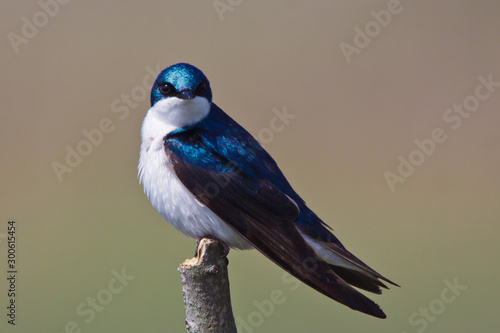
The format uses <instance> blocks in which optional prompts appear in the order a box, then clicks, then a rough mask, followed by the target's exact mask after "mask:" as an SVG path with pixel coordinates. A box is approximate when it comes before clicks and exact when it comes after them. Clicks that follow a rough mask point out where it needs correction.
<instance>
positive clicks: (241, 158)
mask: <svg viewBox="0 0 500 333" xmlns="http://www.w3.org/2000/svg"><path fill="white" fill-rule="evenodd" d="M138 169H139V181H140V182H141V183H142V184H143V185H144V192H145V193H146V194H147V196H148V197H149V200H150V201H151V204H152V205H153V206H154V207H155V208H156V210H157V211H158V212H159V213H160V214H161V216H163V218H165V220H167V221H168V222H170V223H171V224H172V225H173V226H174V227H175V228H176V229H177V230H179V231H182V232H183V233H184V234H186V235H188V236H191V237H193V238H201V237H210V238H215V239H218V240H219V241H222V242H224V243H225V244H226V245H227V246H228V247H230V248H236V249H250V248H256V249H257V250H259V251H260V252H261V253H262V254H264V255H265V256H266V257H268V258H269V259H271V260H272V261H274V262H275V263H276V264H277V265H279V266H280V267H281V268H283V269H284V270H286V271H287V272H289V273H290V274H292V275H293V276H295V277H296V278H298V279H299V280H301V281H302V282H304V283H306V284H308V285H309V286H311V287H312V288H314V289H316V290H317V291H319V292H321V293H323V294H324V295H326V296H328V297H330V298H332V299H334V300H336V301H338V302H340V303H342V304H344V305H346V306H348V307H350V308H351V309H354V310H357V311H361V312H364V313H366V314H369V315H372V316H375V317H378V318H385V314H384V312H383V311H382V310H381V309H380V307H379V306H378V305H377V304H376V303H374V302H373V301H372V300H370V299H369V298H367V297H365V296H364V295H363V294H361V293H360V292H358V291H357V290H356V289H354V288H353V286H354V287H357V288H360V289H363V290H366V291H370V292H373V293H376V294H380V293H381V289H380V287H383V288H386V289H388V288H387V286H386V285H385V284H384V283H383V282H382V281H381V280H383V281H385V282H388V283H391V284H393V285H396V284H395V283H393V282H391V281H390V280H388V279H387V278H385V277H383V276H382V275H380V274H379V273H377V272H376V271H375V270H373V269H371V268H370V267H368V266H367V265H366V264H364V263H363V262H362V261H361V260H359V259H358V258H357V257H355V256H354V255H353V254H351V253H350V252H349V251H347V249H346V248H345V247H344V246H343V245H342V243H340V241H339V240H338V239H337V238H336V237H335V236H334V235H333V234H332V233H331V232H330V231H329V227H328V225H327V224H326V223H325V222H323V221H322V220H321V219H320V218H319V217H318V216H316V214H314V212H312V211H311V210H310V209H309V208H308V207H307V206H306V203H305V202H304V200H302V199H301V197H300V196H299V195H298V194H297V193H296V192H295V191H294V190H293V188H292V187H291V185H290V184H289V183H288V181H287V179H286V178H285V176H284V175H283V173H282V172H281V170H280V169H279V168H278V165H277V164H276V162H275V161H274V159H273V158H272V157H271V156H270V155H269V154H268V153H267V152H266V151H265V150H264V149H263V148H262V146H261V145H260V144H259V143H258V142H257V140H255V138H254V137H252V135H250V134H249V133H248V132H247V131H246V130H245V129H244V128H243V127H241V126H240V125H239V124H238V123H236V122H235V121H234V120H233V119H232V118H231V117H229V116H228V115H227V114H226V113H224V111H222V110H221V109H220V108H219V107H218V106H217V105H215V103H213V102H212V90H211V88H210V83H209V82H208V79H207V77H206V76H205V75H204V74H203V72H202V71H200V70H199V69H198V68H196V67H194V66H192V65H190V64H186V63H179V64H176V65H173V66H170V67H168V68H166V69H165V70H163V71H162V72H161V73H160V74H159V75H158V78H157V79H156V81H155V83H154V84H153V88H152V90H151V108H150V109H149V111H148V113H147V115H146V117H145V118H144V122H143V124H142V144H141V153H140V159H139V167H138Z"/></svg>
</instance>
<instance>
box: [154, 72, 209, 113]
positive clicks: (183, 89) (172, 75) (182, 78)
mask: <svg viewBox="0 0 500 333" xmlns="http://www.w3.org/2000/svg"><path fill="white" fill-rule="evenodd" d="M196 96H200V97H204V98H206V99H207V100H208V102H212V90H211V89H210V82H208V79H207V77H206V76H205V74H203V72H202V71H200V70H199V69H198V68H196V67H194V66H193V65H190V64H186V63H179V64H175V65H172V66H170V67H167V68H165V69H164V70H163V71H162V72H161V73H160V74H159V75H158V77H157V78H156V81H155V83H154V84H153V88H152V89H151V106H153V105H154V104H155V103H156V102H158V101H160V100H162V99H165V98H170V97H177V98H180V99H193V98H195V97H196Z"/></svg>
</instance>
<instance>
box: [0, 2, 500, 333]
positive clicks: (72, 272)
mask: <svg viewBox="0 0 500 333" xmlns="http://www.w3.org/2000/svg"><path fill="white" fill-rule="evenodd" d="M61 2H63V1H62V0H61ZM55 4H57V6H56V5H55ZM44 8H45V9H44ZM372 11H374V12H372ZM391 11H392V12H391ZM0 12H1V14H0V17H1V19H0V27H1V29H0V31H1V34H2V36H3V37H2V38H1V39H0V47H1V50H2V51H1V52H2V57H1V58H0V62H1V67H2V75H1V77H0V84H1V90H0V96H1V101H2V112H1V114H0V133H1V137H2V140H1V142H2V144H1V145H0V157H1V161H2V162H1V172H0V180H1V187H0V258H1V259H0V264H1V270H2V274H0V275H1V276H6V275H7V273H6V271H7V268H6V257H7V242H6V238H5V236H6V233H7V221H8V220H9V219H15V221H16V223H17V227H18V243H17V251H18V252H17V255H18V261H17V269H18V271H19V273H18V279H17V292H18V298H17V304H18V307H17V321H16V325H15V327H12V325H9V324H7V317H6V306H7V305H8V301H9V298H8V297H7V291H6V290H7V287H8V285H7V281H6V279H5V278H2V279H1V282H0V286H1V289H0V290H2V292H1V294H0V309H1V310H0V314H1V322H0V331H2V332H23V333H24V332H44V333H55V332H185V328H184V308H183V303H182V293H181V286H180V278H179V275H178V272H177V271H176V269H177V267H178V265H179V264H180V263H181V262H182V261H183V260H184V259H186V258H188V257H191V256H192V254H193V252H194V248H195V241H194V240H192V239H189V238H187V237H185V236H183V235H182V234H181V233H179V232H177V231H176V230H175V229H174V228H173V227H172V226H170V225H169V224H168V223H167V222H165V221H164V220H163V219H162V218H161V217H160V216H159V215H158V214H157V213H156V211H155V210H154V209H153V208H152V206H151V205H150V204H149V202H148V200H147V198H146V196H145V195H144V194H143V192H142V187H141V186H140V185H139V184H138V181H137V178H136V174H137V161H138V156H139V145H140V127H141V123H142V119H143V117H144V116H145V114H146V112H147V110H148V108H149V90H150V86H151V84H152V82H153V80H154V77H153V75H156V73H157V71H158V70H161V69H163V68H165V67H167V66H169V65H171V64H174V63H176V62H189V63H192V64H194V65H196V66H198V67H199V68H200V69H202V70H203V71H204V72H205V74H206V75H207V76H208V78H209V79H210V81H211V84H212V89H213V93H214V102H215V103H217V104H218V105H219V106H220V107H221V108H222V109H223V110H225V111H226V112H227V113H228V114H230V115H231V116H232V117H233V118H234V119H236V120H237V121H238V122H239V123H240V124H242V125H243V126H244V127H245V128H247V129H248V130H249V131H250V132H251V133H253V134H254V135H255V136H259V135H261V138H262V137H263V138H265V139H266V144H265V146H266V149H268V150H269V152H270V153H271V154H272V155H273V156H274V158H275V159H276V160H277V162H278V164H279V165H280V167H281V168H282V170H283V171H284V173H285V175H287V177H288V179H289V180H290V182H291V183H292V184H293V186H294V188H295V189H296V190H297V191H298V192H299V193H300V194H301V195H302V197H303V198H304V199H305V200H306V201H307V202H308V203H309V206H310V207H311V208H312V209H314V211H315V212H316V213H317V214H318V215H319V216H320V217H322V218H323V219H324V220H325V221H326V222H327V223H329V224H330V225H331V226H332V227H333V228H334V229H335V234H336V235H337V236H338V237H339V238H340V239H341V240H342V241H343V243H344V244H345V245H346V246H347V248H348V249H350V250H351V251H352V252H354V253H355V254H356V255H357V256H359V257H360V258H361V259H362V260H364V261H365V262H366V263H368V264H369V265H370V266H372V267H373V268H375V269H376V270H378V271H379V272H380V273H382V274H384V275H386V276H387V277H389V278H390V279H392V280H394V281H396V282H397V283H399V284H401V285H402V288H392V289H391V290H389V291H387V292H385V293H384V294H383V295H382V296H376V295H375V296H372V295H369V296H370V297H371V298H372V299H374V300H375V301H376V302H377V303H378V304H380V305H381V307H382V308H383V309H384V311H385V312H386V313H387V315H388V318H387V319H386V320H377V319H374V318H371V317H369V316H366V315H363V314H361V313H359V312H354V311H351V310H350V309H348V308H346V307H344V306H341V305H339V304H337V303H336V302H333V301H331V300H329V299H328V298H326V297H324V296H322V295H320V294H319V293H317V292H315V291H313V290H312V289H310V288H309V287H306V286H304V285H299V286H298V287H296V284H295V282H293V280H287V279H283V276H282V271H281V270H280V269H279V268H278V267H277V266H275V265H274V264H272V263H271V262H270V261H268V260H267V259H266V258H264V257H263V256H262V255H260V254H259V253H258V252H256V251H247V252H239V251H231V253H230V254H229V260H230V266H229V270H230V272H229V273H230V281H231V291H232V301H233V310H234V313H235V317H236V318H237V319H238V323H239V325H240V333H242V332H245V333H246V332H395V333H400V332H407V333H413V332H494V331H498V329H499V327H500V323H499V319H498V313H497V312H498V310H499V298H500V292H499V288H498V281H499V280H500V274H499V273H500V269H499V267H498V265H499V260H498V253H499V249H500V247H499V245H498V239H499V234H500V226H499V219H500V204H499V201H500V200H499V199H500V195H499V190H498V189H499V188H500V177H499V176H498V170H499V169H500V149H499V148H500V131H499V130H498V128H499V125H500V114H499V108H500V87H499V85H500V84H498V83H497V84H496V86H495V84H493V85H492V84H489V86H488V87H486V86H484V84H483V85H482V86H481V84H482V83H481V81H480V80H479V79H478V77H480V76H481V77H482V78H483V79H485V80H488V76H490V81H494V82H500V61H499V59H500V20H499V19H498V18H499V15H500V2H498V1H473V2H472V1H439V2H437V1H435V2H428V1H409V0H401V2H400V3H399V4H398V3H397V2H395V1H386V0H383V1H335V2H333V1H307V2H305V1H272V2H269V1H248V0H246V1H245V0H242V1H240V0H238V1H237V0H232V1H229V0H220V1H168V2H165V1H107V2H102V1H72V2H69V3H67V4H61V3H56V2H54V1H50V0H42V1H41V2H40V3H39V2H37V1H23V2H18V1H11V0H9V1H3V2H2V5H1V11H0ZM374 13H375V14H374ZM387 13H390V19H389V17H388V15H387ZM384 14H385V16H384ZM376 17H378V19H379V21H380V22H381V23H379V22H377V20H376ZM384 25H385V26H384ZM366 29H368V30H366ZM359 31H361V33H359ZM363 35H364V36H363ZM370 36H371V37H370ZM347 44H348V45H349V46H347ZM356 45H358V47H357V46H356ZM355 48H356V49H355ZM342 49H344V52H343V51H342ZM346 50H348V51H346ZM143 85H144V86H145V87H146V88H144V87H143ZM488 89H490V90H488ZM146 90H147V91H146ZM476 92H479V96H480V97H481V99H478V98H476V97H474V96H475V94H476ZM486 95H488V96H487V97H485V96H486ZM464 102H466V103H468V104H467V107H468V108H469V109H472V110H474V111H470V112H469V111H467V110H465V109H464V110H465V111H461V112H462V114H463V115H464V116H461V115H460V113H450V112H453V110H452V111H448V109H449V108H453V106H454V104H456V105H458V107H459V105H461V104H463V103H464ZM476 102H477V103H476ZM285 109H286V111H287V112H288V113H289V114H293V115H295V118H293V119H290V120H289V123H288V124H286V126H284V128H283V130H282V131H278V132H274V133H272V135H273V137H272V140H270V139H269V138H268V137H266V136H265V135H264V136H263V134H262V133H264V132H266V130H265V129H266V128H270V122H271V120H272V119H273V117H275V113H273V110H275V112H276V110H278V111H283V110H285ZM459 122H460V123H459ZM99 126H101V129H99V133H102V138H101V137H100V135H99V134H98V132H97V131H96V130H94V129H97V128H99ZM439 128H440V129H441V134H442V136H443V135H444V136H445V137H446V140H445V141H444V142H442V143H435V147H434V151H433V152H432V154H429V155H430V156H427V155H424V153H422V152H418V151H417V150H418V149H419V148H418V146H417V145H416V143H415V140H420V141H421V142H427V143H428V147H430V146H432V145H431V144H430V143H429V141H428V140H430V139H431V138H432V133H433V131H434V130H435V129H439ZM104 131H106V133H105V132H104ZM263 131H264V132H263ZM438 131H439V130H438ZM84 133H87V134H88V133H94V136H93V140H94V142H95V144H92V143H90V141H89V139H87V138H86V136H85V135H84ZM267 134H269V131H267ZM442 136H441V138H442ZM426 140H427V141H426ZM68 149H70V150H71V149H73V150H75V151H77V150H78V149H79V150H80V151H81V152H83V154H84V155H86V156H80V158H81V160H79V159H78V157H75V156H73V157H70V159H69V162H68V161H66V159H67V154H68ZM429 149H430V148H429ZM400 156H401V157H400ZM410 158H411V159H412V160H413V161H414V162H415V163H416V164H419V165H418V166H416V167H414V170H413V171H412V172H410V171H408V170H406V171H407V172H408V174H407V175H406V176H407V177H403V178H401V179H404V182H395V183H394V184H393V185H392V189H391V186H389V184H388V182H387V180H386V177H385V174H386V173H387V172H390V173H392V174H393V175H398V166H399V164H400V163H402V162H401V159H404V160H406V161H409V159H410ZM68 163H71V164H72V166H71V165H69V164H68ZM54 166H57V168H56V169H57V170H59V172H56V171H55V170H54ZM400 169H401V170H402V172H405V170H404V167H400ZM70 171H71V172H70ZM410 173H411V174H410ZM58 174H59V176H58ZM399 177H401V175H399ZM393 179H394V178H393ZM401 179H400V180H401ZM117 275H118V276H121V278H122V280H121V282H120V280H118V279H117V278H116V276H117ZM124 276H125V277H124ZM453 285H455V286H454V287H453ZM273 290H281V291H282V292H283V294H284V297H285V300H283V302H281V303H280V304H273V307H269V306H268V307H267V308H265V307H264V308H263V306H264V305H263V304H267V305H269V300H270V294H271V292H272V291H273ZM93 299H95V301H93ZM92 302H95V303H94V304H93V303H92Z"/></svg>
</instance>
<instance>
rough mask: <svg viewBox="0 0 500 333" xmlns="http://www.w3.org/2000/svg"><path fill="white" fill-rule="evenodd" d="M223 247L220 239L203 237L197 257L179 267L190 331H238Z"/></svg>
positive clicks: (187, 325)
mask: <svg viewBox="0 0 500 333" xmlns="http://www.w3.org/2000/svg"><path fill="white" fill-rule="evenodd" d="M222 248H223V247H222V246H221V244H220V242H219V241H218V240H215V239H209V238H203V239H201V240H200V242H199V244H198V249H197V256H196V257H194V258H192V259H187V260H186V261H184V262H183V263H182V264H181V265H180V266H179V269H178V270H179V272H180V274H181V281H182V294H183V296H184V308H185V310H186V329H187V332H188V333H194V332H196V333H209V332H210V333H215V332H217V333H236V324H235V322H234V317H233V310H232V308H231V296H230V292H229V278H228V274H227V258H226V257H225V256H222V255H223V250H222Z"/></svg>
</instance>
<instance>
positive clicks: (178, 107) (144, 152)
mask: <svg viewBox="0 0 500 333" xmlns="http://www.w3.org/2000/svg"><path fill="white" fill-rule="evenodd" d="M209 111H210V104H209V102H208V101H207V100H206V99H205V98H201V97H195V98H194V99H192V100H181V99H178V98H168V99H165V100H161V101H158V102H157V103H156V104H155V105H154V106H153V107H151V109H150V110H149V111H148V113H147V115H146V117H145V118H144V122H143V124H142V144H141V154H140V159H139V181H140V182H141V183H142V184H143V185H144V192H145V193H146V194H147V196H148V197H149V200H150V201H151V204H152V205H153V207H155V208H156V210H157V211H158V212H159V213H160V215H161V216H163V218H165V220H167V221H168V222H170V223H171V224H172V225H173V226H174V227H175V228H176V229H177V230H179V231H181V232H183V233H184V234H186V235H188V236H191V237H193V238H197V237H203V236H208V235H210V236H213V237H215V238H217V239H219V240H222V241H224V242H225V243H226V244H227V245H228V246H230V247H233V248H238V249H247V248H250V247H251V246H250V244H248V243H247V242H246V241H245V240H244V239H243V238H241V236H239V235H238V234H237V233H236V232H235V231H234V230H233V229H231V227H229V226H228V225H227V224H226V223H225V222H223V221H222V220H221V219H220V218H219V217H218V216H217V215H215V214H214V213H213V212H212V211H211V210H210V209H209V208H207V207H206V206H205V205H203V204H201V203H200V202H198V201H197V200H196V199H195V197H194V196H193V195H192V194H191V192H189V190H188V189H186V187H185V186H184V185H183V184H182V183H181V182H180V180H179V179H178V178H177V176H176V175H175V172H174V171H173V170H172V167H171V164H170V161H169V159H168V156H167V154H166V152H165V147H164V140H163V139H164V137H165V136H166V135H167V134H168V133H170V132H172V131H174V130H175V129H177V128H179V127H184V126H187V125H191V124H194V123H196V122H198V121H200V120H202V119H203V118H204V117H206V116H207V115H208V113H209Z"/></svg>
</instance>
